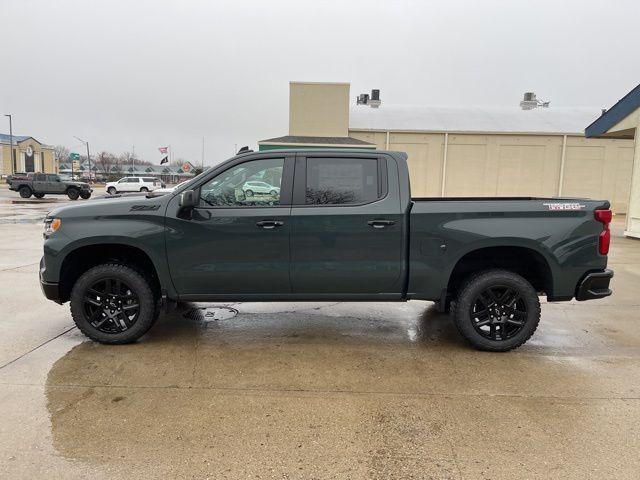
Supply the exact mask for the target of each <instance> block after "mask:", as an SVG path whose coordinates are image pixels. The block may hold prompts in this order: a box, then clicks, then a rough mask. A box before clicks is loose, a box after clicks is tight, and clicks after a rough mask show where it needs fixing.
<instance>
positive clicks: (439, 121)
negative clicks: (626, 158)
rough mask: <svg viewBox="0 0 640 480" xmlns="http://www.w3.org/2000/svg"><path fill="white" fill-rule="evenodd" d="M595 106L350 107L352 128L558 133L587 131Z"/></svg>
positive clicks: (596, 116)
mask: <svg viewBox="0 0 640 480" xmlns="http://www.w3.org/2000/svg"><path fill="white" fill-rule="evenodd" d="M600 113H601V110H600V109H599V108H593V107H553V106H551V107H549V108H543V107H538V108H535V109H533V110H522V109H521V108H520V107H429V106H420V105H386V104H384V103H383V104H382V105H381V106H380V108H371V107H368V106H366V105H352V106H351V107H350V118H349V128H350V129H351V130H391V131H422V132H479V133H484V132H490V133H494V132H495V133H498V132H500V133H544V134H549V133H555V134H559V133H560V134H565V133H567V134H579V135H584V129H585V128H586V127H587V125H589V124H591V123H592V122H593V121H594V120H595V119H596V118H598V117H599V116H600Z"/></svg>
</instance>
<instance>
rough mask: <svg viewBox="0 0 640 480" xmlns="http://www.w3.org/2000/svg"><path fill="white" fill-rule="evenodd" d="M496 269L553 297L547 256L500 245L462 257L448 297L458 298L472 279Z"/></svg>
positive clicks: (452, 274) (454, 270)
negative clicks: (463, 285) (459, 292)
mask: <svg viewBox="0 0 640 480" xmlns="http://www.w3.org/2000/svg"><path fill="white" fill-rule="evenodd" d="M495 268H498V269H503V270H508V271H511V272H513V273H516V274H518V275H520V276H522V277H523V278H524V279H526V280H527V281H528V282H529V283H531V285H532V286H533V288H534V289H535V290H536V292H538V293H540V294H542V293H544V294H546V295H548V296H552V294H553V287H554V284H553V268H552V265H551V262H550V260H549V259H548V258H547V256H546V255H545V254H543V253H542V252H540V251H539V250H538V249H535V248H532V247H531V246H525V245H500V246H482V247H477V248H474V249H470V250H468V251H466V252H465V253H464V254H462V255H460V256H459V258H458V260H457V261H456V262H455V264H454V266H453V268H452V269H451V271H450V274H449V277H448V278H449V280H448V282H447V289H446V296H447V297H449V298H455V297H456V295H457V293H458V290H459V289H460V287H461V286H462V284H463V283H464V281H465V279H466V278H468V277H469V276H470V275H472V274H474V273H478V272H481V271H483V270H488V269H495Z"/></svg>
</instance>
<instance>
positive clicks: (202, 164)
mask: <svg viewBox="0 0 640 480" xmlns="http://www.w3.org/2000/svg"><path fill="white" fill-rule="evenodd" d="M200 170H202V171H203V172H204V137H202V160H201V161H200Z"/></svg>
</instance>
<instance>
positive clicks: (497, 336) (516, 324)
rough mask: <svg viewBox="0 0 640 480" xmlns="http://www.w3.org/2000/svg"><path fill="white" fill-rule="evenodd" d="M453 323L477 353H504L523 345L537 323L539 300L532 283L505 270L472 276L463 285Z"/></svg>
mask: <svg viewBox="0 0 640 480" xmlns="http://www.w3.org/2000/svg"><path fill="white" fill-rule="evenodd" d="M454 321H455V324H456V327H457V328H458V330H459V331H460V333H461V334H462V336H463V337H465V338H466V339H467V340H468V341H469V343H471V345H473V346H474V347H475V348H477V349H478V350H487V351H491V352H506V351H508V350H513V349H514V348H518V347H519V346H520V345H522V344H523V343H525V342H526V341H527V340H529V338H531V336H532V335H533V333H534V332H535V331H536V328H537V327H538V323H539V322H540V300H539V299H538V295H537V294H536V291H535V290H534V288H533V287H532V286H531V284H530V283H529V282H528V281H527V280H525V279H524V278H522V277H521V276H520V275H517V274H515V273H513V272H509V271H507V270H487V271H484V272H480V273H477V274H475V275H472V276H471V277H470V278H469V279H468V280H467V282H466V283H465V284H464V285H463V286H462V288H461V290H460V294H459V296H458V299H457V302H456V304H455V314H454Z"/></svg>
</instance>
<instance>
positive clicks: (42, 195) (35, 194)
mask: <svg viewBox="0 0 640 480" xmlns="http://www.w3.org/2000/svg"><path fill="white" fill-rule="evenodd" d="M33 196H34V197H36V198H44V193H34V194H33Z"/></svg>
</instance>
